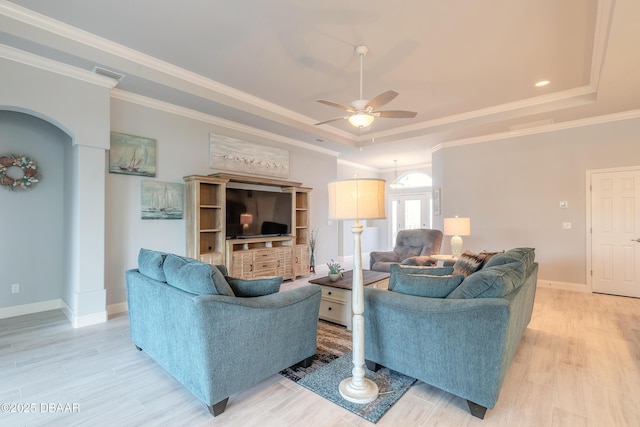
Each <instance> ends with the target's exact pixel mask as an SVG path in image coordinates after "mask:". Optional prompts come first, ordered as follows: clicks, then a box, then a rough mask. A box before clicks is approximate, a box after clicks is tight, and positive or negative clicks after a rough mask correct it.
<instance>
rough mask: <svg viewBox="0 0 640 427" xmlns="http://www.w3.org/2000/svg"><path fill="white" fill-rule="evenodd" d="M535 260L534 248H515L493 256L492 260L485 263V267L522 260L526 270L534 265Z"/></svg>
mask: <svg viewBox="0 0 640 427" xmlns="http://www.w3.org/2000/svg"><path fill="white" fill-rule="evenodd" d="M534 259H535V250H534V249H533V248H513V249H509V250H508V251H506V252H503V253H499V254H496V255H494V256H492V257H491V259H489V260H488V261H487V262H486V263H485V265H484V267H485V268H487V267H493V266H496V265H503V264H508V263H510V262H513V261H520V260H522V261H523V262H524V266H525V270H526V269H528V268H529V267H530V266H531V265H532V264H533V261H534Z"/></svg>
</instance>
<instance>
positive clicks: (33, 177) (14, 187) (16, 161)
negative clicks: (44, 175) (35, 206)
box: [0, 154, 40, 191]
mask: <svg viewBox="0 0 640 427" xmlns="http://www.w3.org/2000/svg"><path fill="white" fill-rule="evenodd" d="M14 166H15V167H18V168H20V169H21V170H22V176H21V177H17V178H12V177H11V176H9V175H7V172H8V171H9V169H11V168H12V167H14ZM13 175H14V176H15V174H13ZM39 181H40V174H39V172H38V166H37V165H36V162H34V161H33V160H32V159H31V158H29V157H27V156H14V155H12V154H6V155H0V185H1V186H2V187H5V188H8V189H9V190H11V191H22V190H29V189H31V188H33V187H35V186H36V184H37V183H38V182H39Z"/></svg>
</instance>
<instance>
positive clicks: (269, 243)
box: [184, 173, 312, 279]
mask: <svg viewBox="0 0 640 427" xmlns="http://www.w3.org/2000/svg"><path fill="white" fill-rule="evenodd" d="M184 181H185V193H186V207H185V212H186V227H187V251H186V252H187V256H188V257H191V258H195V259H198V260H200V261H202V262H206V263H209V264H216V265H220V264H221V265H225V266H226V267H227V269H228V270H229V274H230V275H231V276H233V277H239V278H256V277H265V276H282V277H283V278H284V279H293V278H295V277H297V276H306V275H309V256H310V248H309V235H310V232H309V227H310V219H309V211H310V209H309V192H311V190H312V189H311V188H306V187H302V186H301V185H302V184H300V183H298V182H290V181H283V180H275V179H268V178H264V179H262V178H257V177H250V176H242V175H233V174H222V173H220V174H214V175H209V176H202V175H189V176H185V177H184ZM228 182H239V183H247V184H256V185H268V186H280V187H281V188H282V191H283V192H289V193H292V197H291V199H292V201H291V203H292V218H291V220H292V221H291V223H292V224H291V225H292V233H293V234H291V235H288V236H271V237H269V236H264V237H252V238H245V239H228V240H227V239H226V226H225V224H226V186H227V183H228Z"/></svg>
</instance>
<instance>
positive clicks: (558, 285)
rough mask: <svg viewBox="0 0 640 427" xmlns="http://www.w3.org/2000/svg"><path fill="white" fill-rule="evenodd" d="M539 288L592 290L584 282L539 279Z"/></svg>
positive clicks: (577, 290)
mask: <svg viewBox="0 0 640 427" xmlns="http://www.w3.org/2000/svg"><path fill="white" fill-rule="evenodd" d="M537 286H538V287H539V288H549V289H560V290H563V291H576V292H591V291H590V290H589V288H588V287H587V285H586V284H584V283H570V282H556V281H553V280H543V279H538V283H537Z"/></svg>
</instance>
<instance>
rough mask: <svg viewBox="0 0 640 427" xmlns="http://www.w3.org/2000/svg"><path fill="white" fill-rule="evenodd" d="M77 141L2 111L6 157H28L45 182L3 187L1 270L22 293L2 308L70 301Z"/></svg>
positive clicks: (0, 144)
mask: <svg viewBox="0 0 640 427" xmlns="http://www.w3.org/2000/svg"><path fill="white" fill-rule="evenodd" d="M70 150H71V137H70V136H69V135H67V134H66V133H65V132H63V131H62V130H61V129H59V128H58V127H56V126H54V125H53V124H51V123H49V122H48V121H45V120H43V119H41V118H38V117H35V116H32V115H29V114H25V113H21V112H14V111H9V110H0V156H2V155H14V156H27V157H29V158H31V159H32V160H33V161H35V162H36V165H37V168H38V169H37V170H38V175H39V176H40V180H39V182H37V183H35V184H34V185H35V186H34V187H33V188H32V189H29V190H23V191H12V190H11V189H10V188H9V187H6V186H3V187H2V188H0V206H2V215H3V221H0V236H2V240H3V242H4V244H3V246H4V248H3V251H2V253H3V255H2V257H0V271H2V272H3V277H4V280H5V281H6V282H7V283H10V284H18V285H19V292H18V293H15V294H14V293H12V294H11V295H9V297H8V298H2V299H1V300H0V308H4V307H11V306H17V305H19V306H24V305H28V304H35V305H39V306H47V305H51V306H55V305H56V301H58V300H62V299H63V298H64V291H65V289H64V276H65V267H64V265H65V259H64V253H65V251H64V249H65V241H66V238H67V236H68V230H67V227H66V226H65V220H64V216H65V199H66V196H65V171H66V167H65V165H66V164H67V163H68V159H65V153H68V152H70Z"/></svg>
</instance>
